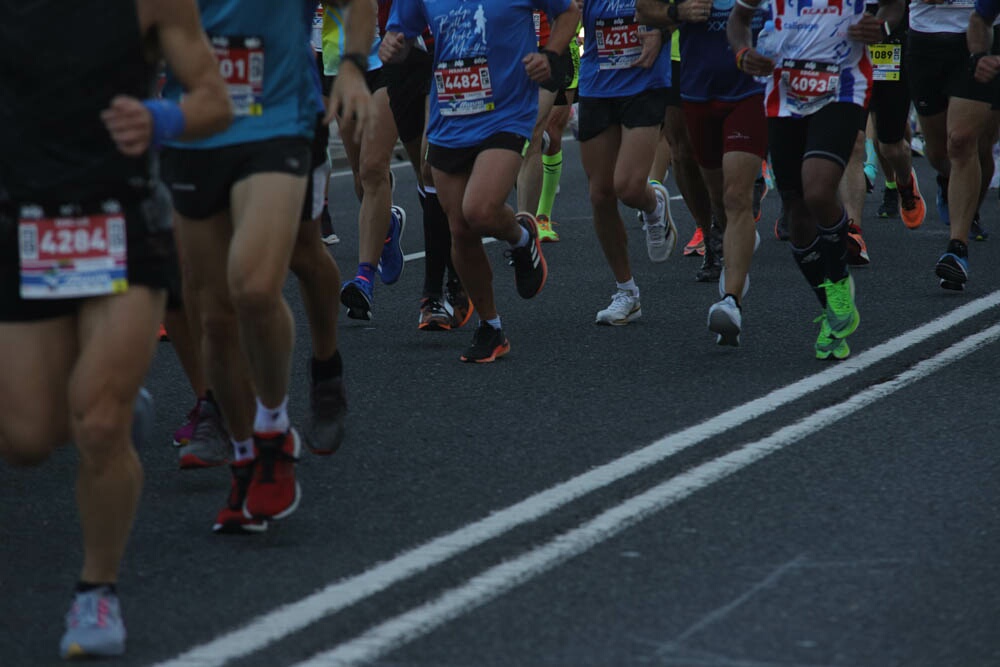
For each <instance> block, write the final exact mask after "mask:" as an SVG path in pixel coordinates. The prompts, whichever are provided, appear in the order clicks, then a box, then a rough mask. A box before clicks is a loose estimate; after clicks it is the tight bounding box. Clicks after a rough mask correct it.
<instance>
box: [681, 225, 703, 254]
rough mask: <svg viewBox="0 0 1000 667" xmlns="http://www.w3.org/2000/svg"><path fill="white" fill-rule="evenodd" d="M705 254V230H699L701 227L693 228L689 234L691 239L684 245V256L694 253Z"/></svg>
mask: <svg viewBox="0 0 1000 667" xmlns="http://www.w3.org/2000/svg"><path fill="white" fill-rule="evenodd" d="M704 254H705V232H703V231H701V227H695V228H694V234H692V235H691V240H690V241H688V242H687V245H686V246H684V256H685V257H694V256H695V255H704Z"/></svg>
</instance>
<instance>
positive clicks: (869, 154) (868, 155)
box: [865, 139, 878, 164]
mask: <svg viewBox="0 0 1000 667" xmlns="http://www.w3.org/2000/svg"><path fill="white" fill-rule="evenodd" d="M877 159H878V158H877V157H876V156H875V142H874V141H872V140H871V139H865V162H866V163H868V164H875V161H876V160H877Z"/></svg>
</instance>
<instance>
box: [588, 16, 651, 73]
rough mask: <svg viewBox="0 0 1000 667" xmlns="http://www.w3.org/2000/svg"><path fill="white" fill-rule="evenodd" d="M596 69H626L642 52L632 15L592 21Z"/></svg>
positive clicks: (637, 28)
mask: <svg viewBox="0 0 1000 667" xmlns="http://www.w3.org/2000/svg"><path fill="white" fill-rule="evenodd" d="M594 40H595V42H596V43H597V66H598V69H626V68H628V67H631V66H632V65H633V64H634V63H635V61H636V60H638V59H639V56H640V55H641V54H642V43H641V42H640V41H639V25H638V24H637V23H636V22H635V18H633V17H624V16H620V17H618V18H616V19H597V20H596V21H595V22H594Z"/></svg>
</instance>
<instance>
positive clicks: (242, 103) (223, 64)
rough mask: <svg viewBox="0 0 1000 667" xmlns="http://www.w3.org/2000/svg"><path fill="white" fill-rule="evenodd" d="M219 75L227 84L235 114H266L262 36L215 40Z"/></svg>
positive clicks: (213, 40)
mask: <svg viewBox="0 0 1000 667" xmlns="http://www.w3.org/2000/svg"><path fill="white" fill-rule="evenodd" d="M212 47H213V48H214V49H215V58H216V59H217V60H218V61H219V73H220V74H221V75H222V78H223V79H224V80H225V82H226V88H227V89H228V90H229V99H230V100H232V102H233V113H234V114H235V115H237V116H260V115H262V114H263V113H264V104H263V102H264V40H263V39H261V38H260V37H212Z"/></svg>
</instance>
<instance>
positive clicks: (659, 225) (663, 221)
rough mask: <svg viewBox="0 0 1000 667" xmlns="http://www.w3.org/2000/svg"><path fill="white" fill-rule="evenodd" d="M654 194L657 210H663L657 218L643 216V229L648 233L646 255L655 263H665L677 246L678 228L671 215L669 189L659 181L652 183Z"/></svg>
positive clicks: (644, 214)
mask: <svg viewBox="0 0 1000 667" xmlns="http://www.w3.org/2000/svg"><path fill="white" fill-rule="evenodd" d="M649 184H650V185H651V186H653V192H654V194H655V195H656V209H657V210H658V211H660V210H662V213H661V214H660V215H659V216H657V215H655V213H654V214H653V215H647V214H646V213H642V212H640V213H641V215H642V229H643V231H644V232H646V253H647V254H648V255H649V259H650V260H651V261H654V262H665V261H667V258H669V257H670V253H672V252H673V251H674V246H675V245H677V226H676V225H675V224H674V221H673V217H672V216H671V214H670V195H669V194H668V193H667V189H666V188H665V187H663V184H662V183H660V182H659V181H650V182H649Z"/></svg>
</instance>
